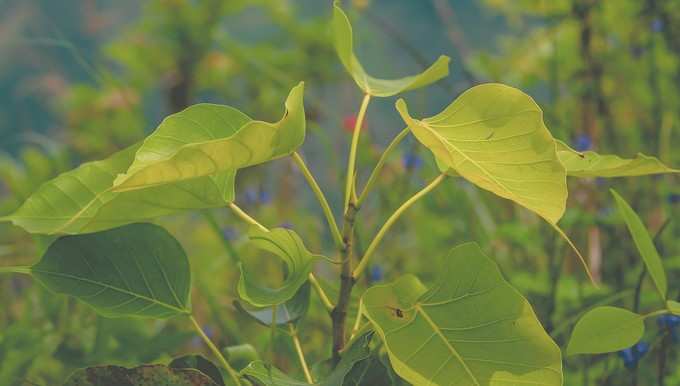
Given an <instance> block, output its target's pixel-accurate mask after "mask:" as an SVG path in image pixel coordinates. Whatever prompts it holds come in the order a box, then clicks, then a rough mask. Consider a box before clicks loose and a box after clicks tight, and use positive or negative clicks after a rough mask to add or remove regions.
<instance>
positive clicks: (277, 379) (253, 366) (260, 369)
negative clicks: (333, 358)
mask: <svg viewBox="0 0 680 386" xmlns="http://www.w3.org/2000/svg"><path fill="white" fill-rule="evenodd" d="M241 376H242V377H244V378H246V379H247V380H248V381H250V382H251V383H252V384H253V385H255V386H309V384H308V383H307V382H304V381H298V380H297V379H294V378H292V377H290V376H288V375H286V374H285V373H284V372H283V371H281V370H279V369H277V368H276V367H275V366H273V365H270V364H269V363H266V362H263V361H254V362H252V363H250V364H249V365H248V366H247V367H246V368H245V369H243V370H241Z"/></svg>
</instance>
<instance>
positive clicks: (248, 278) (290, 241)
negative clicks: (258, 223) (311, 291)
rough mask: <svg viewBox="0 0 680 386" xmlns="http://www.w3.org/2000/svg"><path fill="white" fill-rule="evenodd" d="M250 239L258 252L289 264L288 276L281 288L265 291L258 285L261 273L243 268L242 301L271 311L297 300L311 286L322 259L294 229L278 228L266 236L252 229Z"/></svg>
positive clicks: (262, 232)
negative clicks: (310, 283) (262, 251)
mask: <svg viewBox="0 0 680 386" xmlns="http://www.w3.org/2000/svg"><path fill="white" fill-rule="evenodd" d="M248 237H249V238H250V242H251V243H252V244H253V245H254V246H256V247H257V248H259V249H262V250H264V251H267V252H270V253H272V254H274V255H276V256H278V257H280V258H281V260H283V262H284V263H285V264H286V267H287V269H288V274H287V277H286V278H285V280H284V282H283V283H282V284H281V286H280V287H278V288H268V287H263V286H261V285H259V284H258V281H259V280H258V279H259V276H260V273H259V272H257V271H252V272H251V271H249V270H248V269H247V268H246V266H245V265H244V264H241V265H240V269H241V278H240V279H239V282H238V294H239V296H240V297H241V299H243V300H245V301H247V302H248V303H250V304H252V305H254V306H256V307H269V306H273V305H276V304H281V303H284V302H286V301H288V300H290V299H291V298H293V296H295V294H296V293H297V292H298V290H299V289H300V287H302V286H303V285H304V284H305V283H306V282H307V278H308V276H309V273H310V272H311V271H312V267H313V264H314V262H315V261H316V260H318V259H319V258H320V256H318V255H314V254H312V253H311V252H309V251H308V250H307V248H306V247H305V245H304V243H303V242H302V240H301V239H300V237H299V236H298V235H297V234H295V232H293V231H292V230H290V229H286V228H276V229H272V230H271V231H269V232H266V231H263V230H261V229H259V228H252V229H251V230H250V232H249V234H248Z"/></svg>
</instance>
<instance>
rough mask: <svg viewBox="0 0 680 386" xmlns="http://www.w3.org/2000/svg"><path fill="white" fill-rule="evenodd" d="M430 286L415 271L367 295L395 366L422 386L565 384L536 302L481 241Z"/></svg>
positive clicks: (450, 260) (460, 251) (458, 253)
mask: <svg viewBox="0 0 680 386" xmlns="http://www.w3.org/2000/svg"><path fill="white" fill-rule="evenodd" d="M438 272H439V276H438V279H437V281H436V283H435V284H434V286H432V287H431V288H430V289H427V288H426V287H425V286H424V285H423V284H422V283H421V282H420V281H419V280H418V279H417V278H416V277H415V276H412V275H408V276H404V277H402V278H401V279H399V280H397V281H396V282H394V283H392V284H387V285H380V286H375V287H372V288H370V289H368V290H367V291H366V293H365V294H364V296H363V297H362V299H363V303H364V306H365V310H366V316H367V317H368V318H369V320H370V321H371V322H372V324H373V325H374V327H375V328H376V330H377V331H378V333H379V334H380V336H381V337H382V339H383V341H384V343H385V346H386V349H387V352H388V354H389V358H390V361H391V363H392V366H393V368H394V370H395V371H396V372H397V374H399V376H401V377H402V378H404V379H405V380H406V381H408V382H411V383H413V384H418V385H420V384H422V385H426V384H427V385H451V384H455V385H461V386H463V385H476V386H485V385H500V384H503V385H505V384H507V385H524V384H541V385H561V384H562V364H561V355H560V350H559V348H558V347H557V345H555V343H554V342H553V341H552V340H551V339H550V337H549V336H548V334H547V333H546V332H545V330H544V329H543V327H542V326H541V324H540V322H539V321H538V319H537V318H536V315H535V314H534V311H533V310H532V309H531V306H530V305H529V303H528V302H527V301H526V299H524V298H523V297H522V295H520V294H519V292H517V291H516V290H515V289H514V288H513V287H512V286H510V284H509V283H508V282H506V281H505V280H504V279H503V277H502V276H501V273H500V271H499V269H498V267H497V266H496V264H495V263H494V262H493V261H492V260H491V259H489V258H488V257H486V256H485V255H484V254H483V253H482V251H481V250H480V249H479V246H477V244H474V243H468V244H463V245H461V246H458V247H456V248H454V249H453V250H452V251H451V253H450V254H449V256H448V257H447V258H446V259H445V260H444V264H443V265H442V267H441V268H440V269H439V270H438Z"/></svg>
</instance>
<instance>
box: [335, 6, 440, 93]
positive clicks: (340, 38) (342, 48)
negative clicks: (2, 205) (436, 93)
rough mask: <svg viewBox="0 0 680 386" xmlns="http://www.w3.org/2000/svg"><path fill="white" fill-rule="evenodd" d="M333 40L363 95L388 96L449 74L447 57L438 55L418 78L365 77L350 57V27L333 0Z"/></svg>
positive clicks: (351, 51)
mask: <svg viewBox="0 0 680 386" xmlns="http://www.w3.org/2000/svg"><path fill="white" fill-rule="evenodd" d="M331 23H332V31H333V41H334V43H335V51H336V52H337V54H338V57H339V58H340V61H341V62H342V65H343V66H344V67H345V69H346V70H347V72H349V74H350V75H351V76H352V78H353V79H354V81H355V82H356V84H357V86H359V88H360V89H362V90H363V91H364V92H365V93H366V94H369V95H372V96H377V97H389V96H392V95H396V94H399V93H402V92H404V91H408V90H413V89H416V88H420V87H424V86H427V85H429V84H431V83H434V82H436V81H438V80H439V79H442V78H444V77H446V76H448V75H449V61H450V59H449V57H448V56H443V55H442V56H440V57H439V58H438V59H437V61H436V62H434V63H433V64H432V65H431V66H430V67H429V68H428V69H426V70H425V71H423V72H422V73H420V74H418V75H413V76H407V77H405V78H401V79H389V80H388V79H377V78H373V77H372V76H370V75H368V74H367V73H366V71H365V70H364V68H363V66H362V65H361V63H359V60H358V59H357V57H356V55H355V54H354V48H353V44H354V42H353V37H352V25H351V24H350V22H349V19H348V18H347V15H345V12H343V10H342V8H340V6H339V5H338V2H337V1H335V3H334V5H333V20H332V22H331Z"/></svg>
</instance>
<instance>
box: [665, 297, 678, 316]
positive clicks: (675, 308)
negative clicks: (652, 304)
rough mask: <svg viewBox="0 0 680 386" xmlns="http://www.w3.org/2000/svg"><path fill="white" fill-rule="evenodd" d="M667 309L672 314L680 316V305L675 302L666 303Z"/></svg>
mask: <svg viewBox="0 0 680 386" xmlns="http://www.w3.org/2000/svg"><path fill="white" fill-rule="evenodd" d="M666 308H667V309H668V311H670V312H671V314H673V315H680V303H678V302H676V301H675V300H668V301H667V302H666Z"/></svg>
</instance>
